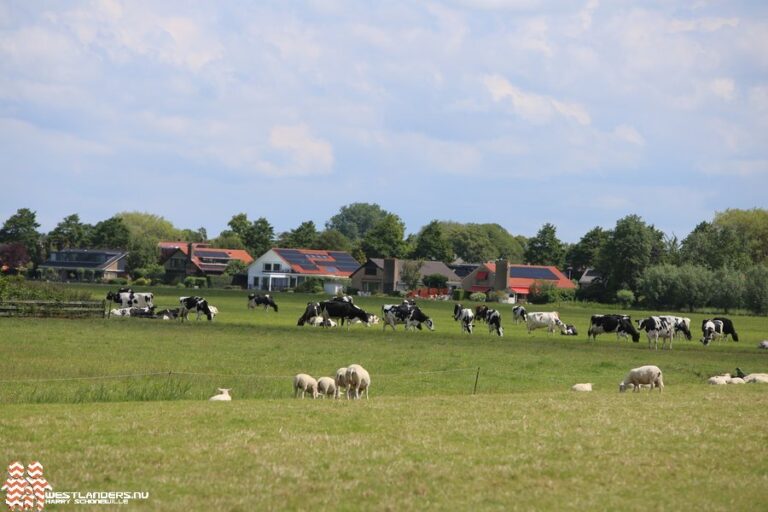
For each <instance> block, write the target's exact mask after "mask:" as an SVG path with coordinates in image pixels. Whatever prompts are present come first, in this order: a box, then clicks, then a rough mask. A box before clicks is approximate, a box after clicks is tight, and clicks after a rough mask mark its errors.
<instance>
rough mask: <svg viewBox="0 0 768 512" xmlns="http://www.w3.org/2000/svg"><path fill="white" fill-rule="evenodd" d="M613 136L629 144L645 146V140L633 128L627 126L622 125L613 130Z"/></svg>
mask: <svg viewBox="0 0 768 512" xmlns="http://www.w3.org/2000/svg"><path fill="white" fill-rule="evenodd" d="M613 135H615V136H616V137H618V138H619V139H621V140H623V141H625V142H629V143H630V144H635V145H637V146H645V139H644V138H643V136H642V135H640V133H639V132H638V131H637V130H636V129H635V128H634V127H632V126H629V125H627V124H622V125H619V126H617V127H616V128H614V130H613Z"/></svg>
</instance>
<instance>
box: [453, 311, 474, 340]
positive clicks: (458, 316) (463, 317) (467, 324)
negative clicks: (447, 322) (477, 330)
mask: <svg viewBox="0 0 768 512" xmlns="http://www.w3.org/2000/svg"><path fill="white" fill-rule="evenodd" d="M453 319H454V320H456V321H458V322H460V323H461V332H466V333H467V334H472V328H473V327H474V324H473V322H474V320H475V314H474V313H473V312H472V310H471V309H469V308H465V307H463V306H462V305H461V304H455V305H454V306H453Z"/></svg>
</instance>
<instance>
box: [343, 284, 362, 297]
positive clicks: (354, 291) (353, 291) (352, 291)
mask: <svg viewBox="0 0 768 512" xmlns="http://www.w3.org/2000/svg"><path fill="white" fill-rule="evenodd" d="M346 290H347V295H357V292H358V291H360V290H358V289H357V288H355V287H354V286H347V288H346Z"/></svg>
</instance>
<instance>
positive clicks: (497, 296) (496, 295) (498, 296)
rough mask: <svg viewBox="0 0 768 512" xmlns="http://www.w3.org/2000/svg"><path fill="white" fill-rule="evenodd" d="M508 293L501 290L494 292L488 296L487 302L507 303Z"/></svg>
mask: <svg viewBox="0 0 768 512" xmlns="http://www.w3.org/2000/svg"><path fill="white" fill-rule="evenodd" d="M508 298H509V293H507V292H505V291H501V290H496V291H495V292H491V293H490V294H489V295H488V301H490V302H507V299H508Z"/></svg>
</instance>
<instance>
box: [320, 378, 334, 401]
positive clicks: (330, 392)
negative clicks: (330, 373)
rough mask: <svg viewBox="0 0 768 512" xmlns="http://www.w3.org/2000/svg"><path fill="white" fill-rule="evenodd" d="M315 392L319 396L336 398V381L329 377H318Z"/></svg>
mask: <svg viewBox="0 0 768 512" xmlns="http://www.w3.org/2000/svg"><path fill="white" fill-rule="evenodd" d="M317 392H318V393H319V394H320V398H325V397H326V396H332V397H334V398H336V382H335V381H334V380H333V379H332V378H330V377H320V378H319V379H317Z"/></svg>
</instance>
